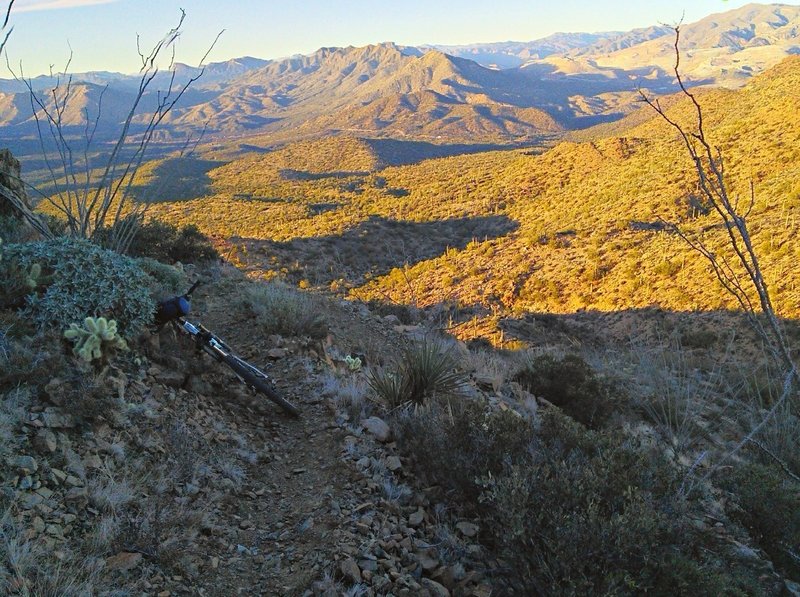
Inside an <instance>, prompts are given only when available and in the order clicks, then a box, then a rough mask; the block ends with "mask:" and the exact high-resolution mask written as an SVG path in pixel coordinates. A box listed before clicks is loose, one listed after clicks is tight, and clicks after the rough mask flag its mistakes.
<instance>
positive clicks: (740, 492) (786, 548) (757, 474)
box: [723, 464, 800, 581]
mask: <svg viewBox="0 0 800 597" xmlns="http://www.w3.org/2000/svg"><path fill="white" fill-rule="evenodd" d="M723 486H724V487H725V488H726V489H728V490H729V491H730V492H731V493H732V494H733V495H734V498H735V502H736V504H735V506H734V507H733V508H730V509H729V510H730V511H729V514H730V515H731V517H732V518H734V519H735V520H736V521H737V522H739V523H740V524H741V525H742V526H744V527H745V528H746V529H747V530H748V531H749V532H750V535H751V537H752V538H753V539H754V540H755V541H756V543H757V544H758V545H759V547H761V549H763V550H764V551H765V552H767V553H768V554H769V556H770V558H772V561H773V562H774V563H775V564H776V565H778V566H779V567H780V568H782V569H783V571H784V573H785V574H787V575H788V576H791V578H792V579H794V580H795V581H800V562H799V561H798V555H800V483H798V482H797V481H794V480H793V479H791V478H790V477H789V476H788V475H786V474H785V473H784V472H783V471H782V470H781V469H780V468H778V467H776V466H773V465H763V464H744V465H741V466H738V467H736V468H735V469H733V470H732V471H731V472H730V474H729V475H728V476H727V477H726V478H725V479H724V481H723Z"/></svg>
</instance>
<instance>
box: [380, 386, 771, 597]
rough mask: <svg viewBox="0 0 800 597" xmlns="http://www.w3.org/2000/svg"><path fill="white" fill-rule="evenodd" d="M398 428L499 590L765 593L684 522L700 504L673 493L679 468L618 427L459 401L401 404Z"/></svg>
mask: <svg viewBox="0 0 800 597" xmlns="http://www.w3.org/2000/svg"><path fill="white" fill-rule="evenodd" d="M396 429H397V430H398V442H399V445H400V447H401V449H402V450H403V451H404V452H406V453H407V454H409V455H411V457H412V458H411V462H412V463H413V465H414V466H415V467H416V469H417V471H418V472H419V473H420V474H421V475H422V476H423V477H424V478H425V480H426V482H428V483H430V484H431V485H437V486H439V487H441V488H442V489H443V490H444V491H445V494H446V495H447V496H448V498H449V499H448V503H449V504H450V505H452V506H454V507H455V508H457V509H458V510H459V513H458V514H459V515H466V516H469V517H471V518H477V519H478V520H479V521H480V528H481V535H480V538H481V541H482V543H483V545H484V547H485V548H486V549H487V550H488V551H489V557H490V558H495V559H497V560H498V561H499V562H501V564H502V565H501V567H500V568H499V569H498V570H497V573H496V576H495V579H494V580H495V581H496V583H497V586H498V588H500V589H501V592H504V594H517V595H531V594H540V595H639V594H653V595H723V594H724V595H737V594H738V595H744V594H759V593H760V592H761V590H760V587H759V586H758V583H757V581H756V580H755V579H756V576H755V575H751V574H749V572H748V571H746V570H744V569H741V568H740V567H739V565H738V564H737V563H736V562H734V561H727V562H724V561H718V557H717V556H712V555H711V554H713V552H712V551H711V549H709V546H710V545H711V541H712V539H711V538H708V539H707V538H706V537H705V536H704V535H703V533H702V532H701V531H698V530H695V529H694V527H693V526H692V525H690V524H689V518H688V517H687V516H685V514H686V513H687V510H690V509H692V508H695V507H696V506H695V505H694V504H692V503H687V502H686V501H684V500H682V499H681V498H680V497H679V486H680V480H681V479H680V475H679V474H678V471H676V470H674V469H673V468H672V465H671V464H670V463H669V462H668V461H667V460H666V459H665V458H664V457H663V455H661V454H660V453H659V452H656V451H654V450H652V449H650V448H648V447H646V446H643V445H640V444H638V443H637V442H635V441H633V440H631V439H629V438H627V437H625V436H623V435H621V434H620V433H619V432H611V431H603V432H595V431H590V430H587V429H586V428H585V427H583V426H582V425H581V424H579V423H577V422H576V421H574V420H572V419H571V418H570V417H567V416H565V415H564V414H563V413H561V412H560V411H559V410H558V409H545V410H543V411H540V415H539V417H538V419H537V420H535V421H534V420H528V419H525V418H523V417H521V416H519V415H518V414H516V413H514V412H511V411H503V410H491V409H490V407H488V405H487V404H483V403H478V402H463V401H462V402H455V401H454V402H452V403H450V404H447V405H443V404H439V403H433V404H431V405H430V407H429V408H427V409H423V411H421V412H417V413H413V412H407V413H405V414H403V415H402V416H400V417H398V420H397V421H396ZM707 542H708V545H707Z"/></svg>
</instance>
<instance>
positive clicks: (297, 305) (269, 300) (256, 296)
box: [240, 282, 328, 339]
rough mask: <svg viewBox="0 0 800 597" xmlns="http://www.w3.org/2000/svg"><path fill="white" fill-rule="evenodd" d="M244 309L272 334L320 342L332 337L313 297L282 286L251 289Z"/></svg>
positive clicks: (246, 295)
mask: <svg viewBox="0 0 800 597" xmlns="http://www.w3.org/2000/svg"><path fill="white" fill-rule="evenodd" d="M240 306H241V307H243V308H245V309H247V310H248V311H249V312H250V314H251V315H252V316H253V317H255V319H256V322H257V323H258V324H259V325H260V326H261V328H262V329H263V330H264V331H265V332H266V333H268V334H280V335H283V336H310V337H311V338H317V339H319V338H324V337H325V336H327V335H328V326H327V323H326V322H325V318H324V317H323V316H322V315H321V314H320V313H319V307H318V306H317V305H316V304H314V301H313V300H312V299H311V297H310V296H309V295H308V294H307V293H303V292H300V291H298V290H295V289H293V288H289V287H288V286H285V285H283V284H280V283H276V282H269V283H263V284H253V285H250V286H248V287H247V288H246V290H245V291H244V293H243V296H242V298H241V301H240Z"/></svg>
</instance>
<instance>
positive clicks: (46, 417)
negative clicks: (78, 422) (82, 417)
mask: <svg viewBox="0 0 800 597" xmlns="http://www.w3.org/2000/svg"><path fill="white" fill-rule="evenodd" d="M42 423H44V426H45V427H49V428H50V429H72V428H73V427H75V417H73V416H72V415H68V414H65V413H59V412H46V413H42Z"/></svg>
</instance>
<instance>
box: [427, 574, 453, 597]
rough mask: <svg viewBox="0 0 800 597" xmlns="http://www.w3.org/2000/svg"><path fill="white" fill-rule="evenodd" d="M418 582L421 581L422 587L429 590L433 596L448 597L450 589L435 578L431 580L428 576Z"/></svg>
mask: <svg viewBox="0 0 800 597" xmlns="http://www.w3.org/2000/svg"><path fill="white" fill-rule="evenodd" d="M420 583H422V586H423V587H424V588H426V589H428V591H430V593H431V595H432V596H433V597H450V591H448V590H447V589H446V588H445V587H444V586H443V585H441V584H439V583H438V582H436V581H435V580H431V579H430V578H422V579H420Z"/></svg>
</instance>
